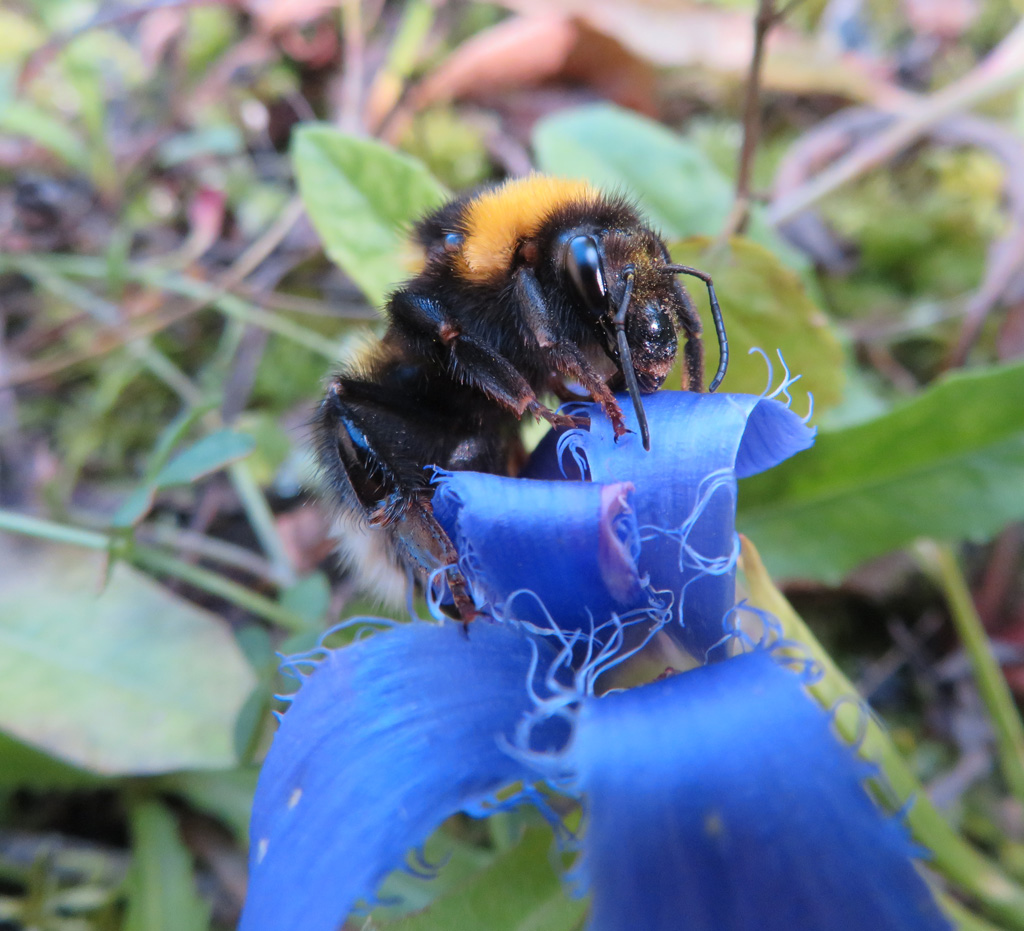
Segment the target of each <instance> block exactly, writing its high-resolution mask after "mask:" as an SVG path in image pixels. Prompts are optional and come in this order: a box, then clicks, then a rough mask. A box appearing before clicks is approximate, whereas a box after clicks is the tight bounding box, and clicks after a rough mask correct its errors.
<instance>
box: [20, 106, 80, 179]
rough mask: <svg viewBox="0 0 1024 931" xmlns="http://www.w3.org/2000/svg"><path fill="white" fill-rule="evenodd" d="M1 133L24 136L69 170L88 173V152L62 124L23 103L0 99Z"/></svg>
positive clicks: (43, 111)
mask: <svg viewBox="0 0 1024 931" xmlns="http://www.w3.org/2000/svg"><path fill="white" fill-rule="evenodd" d="M0 132H3V133H9V134H11V135H14V136H25V137H27V138H29V139H31V140H32V141H33V142H35V143H37V144H38V145H40V146H42V147H43V148H44V149H48V150H49V151H50V152H52V153H53V154H54V155H56V156H57V157H58V158H60V159H61V160H63V161H64V162H65V163H66V164H68V165H69V166H70V167H72V168H76V169H78V170H79V171H82V172H88V170H89V150H88V148H87V147H86V146H85V145H84V143H83V142H82V140H81V139H80V138H79V137H78V136H77V135H76V134H75V133H74V132H72V131H71V130H70V129H68V128H67V126H66V125H65V123H64V122H62V121H61V120H59V119H58V118H57V117H55V116H53V115H51V114H50V113H47V112H46V111H45V110H43V109H41V108H40V107H37V106H35V105H34V104H31V103H29V102H28V101H25V100H2V99H0Z"/></svg>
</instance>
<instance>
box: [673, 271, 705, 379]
mask: <svg viewBox="0 0 1024 931" xmlns="http://www.w3.org/2000/svg"><path fill="white" fill-rule="evenodd" d="M679 290H680V292H681V293H682V296H683V307H684V310H683V311H682V312H681V313H680V314H678V317H679V325H680V327H681V328H682V330H683V333H684V335H685V336H686V347H685V348H684V349H683V366H684V368H685V369H686V384H684V385H683V387H684V388H686V389H687V390H688V391H703V390H704V343H703V341H702V340H701V338H700V334H701V332H702V329H703V327H702V326H701V322H700V314H699V313H698V312H697V308H696V307H695V306H694V303H693V300H692V299H691V297H690V295H689V294H688V293H687V291H686V288H684V287H682V285H680V287H679Z"/></svg>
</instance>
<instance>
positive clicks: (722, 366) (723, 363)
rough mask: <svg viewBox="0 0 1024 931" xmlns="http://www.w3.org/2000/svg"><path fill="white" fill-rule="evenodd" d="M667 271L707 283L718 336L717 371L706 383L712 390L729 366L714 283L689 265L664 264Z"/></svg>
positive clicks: (712, 315) (707, 276)
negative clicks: (709, 381)
mask: <svg viewBox="0 0 1024 931" xmlns="http://www.w3.org/2000/svg"><path fill="white" fill-rule="evenodd" d="M665 268H666V270H667V271H670V272H676V273H677V274H679V275H691V276H692V277H694V278H699V279H700V280H701V281H703V282H704V284H705V285H707V288H708V298H709V299H710V301H711V317H712V319H713V320H714V321H715V336H717V337H718V371H717V372H715V377H714V378H712V379H711V384H710V385H708V391H709V392H710V391H714V390H715V389H716V388H717V387H718V386H719V385H720V384H722V379H723V378H725V370H726V369H727V368H729V338H728V337H727V336H726V335H725V321H723V320H722V308H721V307H719V306H718V297H717V296H716V295H715V285H714V282H713V281H712V280H711V276H710V275H709V274H708V273H707V272H702V271H701V270H700V269H699V268H691V267H690V266H689V265H666V266H665Z"/></svg>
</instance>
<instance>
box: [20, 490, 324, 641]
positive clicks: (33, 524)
mask: <svg viewBox="0 0 1024 931" xmlns="http://www.w3.org/2000/svg"><path fill="white" fill-rule="evenodd" d="M0 530H5V531H8V532H10V533H18V534H22V535H25V536H31V537H36V538H37V539H41V540H49V541H50V542H52V543H65V544H70V545H72V546H81V547H84V548H86V549H90V550H100V551H102V550H106V551H108V552H111V553H113V552H114V551H115V550H117V549H118V548H119V542H120V541H118V540H117V539H115V538H113V537H110V536H108V535H107V534H104V533H99V532H96V531H92V530H83V529H81V528H79V527H69V526H67V525H64V524H58V523H55V522H54V521H49V520H43V519H41V518H38V517H30V516H28V515H27V514H18V513H16V512H14V511H3V510H0ZM124 557H125V560H126V561H127V562H129V563H131V564H132V565H134V566H138V567H139V568H142V569H147V570H149V571H151V572H155V573H157V574H160V575H168V576H171V577H173V578H176V579H180V580H181V581H182V582H186V583H188V584H189V585H192V586H194V587H195V588H198V589H200V590H201V591H204V592H206V593H207V594H209V595H215V596H216V597H218V598H223V599H224V600H225V601H228V602H230V603H231V604H234V605H236V606H237V607H239V608H242V609H243V610H245V611H248V612H249V613H250V614H253V615H255V616H256V617H259V618H262V619H263V620H266V621H270V622H271V623H273V624H277V625H278V626H279V627H283V628H285V629H286V630H291V631H295V632H302V631H307V630H309V624H307V623H306V621H305V620H303V619H302V618H301V617H299V616H298V615H297V614H295V613H294V612H292V611H289V610H288V609H287V608H285V607H283V606H282V605H280V604H278V603H277V602H276V601H271V600H270V599H269V598H265V597H264V596H263V595H259V594H257V593H256V592H253V591H250V590H249V589H248V588H246V587H245V586H244V585H239V584H238V583H237V582H233V581H231V579H227V578H225V577H224V576H222V575H219V574H218V573H216V572H211V571H210V570H209V569H203V568H201V567H199V566H194V565H192V564H191V563H188V562H185V561H184V560H181V559H178V558H177V557H176V556H173V555H171V554H170V553H167V552H165V551H164V550H160V549H157V548H156V547H152V546H141V545H137V544H136V545H134V546H131V545H129V546H127V547H125V552H124Z"/></svg>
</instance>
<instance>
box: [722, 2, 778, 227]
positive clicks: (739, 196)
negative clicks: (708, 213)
mask: <svg viewBox="0 0 1024 931" xmlns="http://www.w3.org/2000/svg"><path fill="white" fill-rule="evenodd" d="M778 21H779V16H778V13H777V12H776V10H775V0H760V2H759V3H758V5H757V16H755V17H754V51H753V53H752V54H751V56H750V71H749V73H748V75H747V87H746V91H745V94H744V100H743V145H742V146H741V148H740V158H739V166H738V167H737V170H736V199H735V201H734V202H733V208H732V213H731V214H730V217H729V222H727V223H726V230H725V231H724V235H725V236H730V235H733V234H735V233H742V232H743V231H744V230H745V229H746V228H747V222H748V221H749V219H750V176H751V173H752V172H753V167H754V153H755V152H756V151H757V144H758V142H759V141H760V139H761V71H762V68H763V66H764V46H765V40H766V39H767V38H768V33H769V32H771V30H772V27H773V26H774V25H775V24H776V23H777V22H778Z"/></svg>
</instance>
